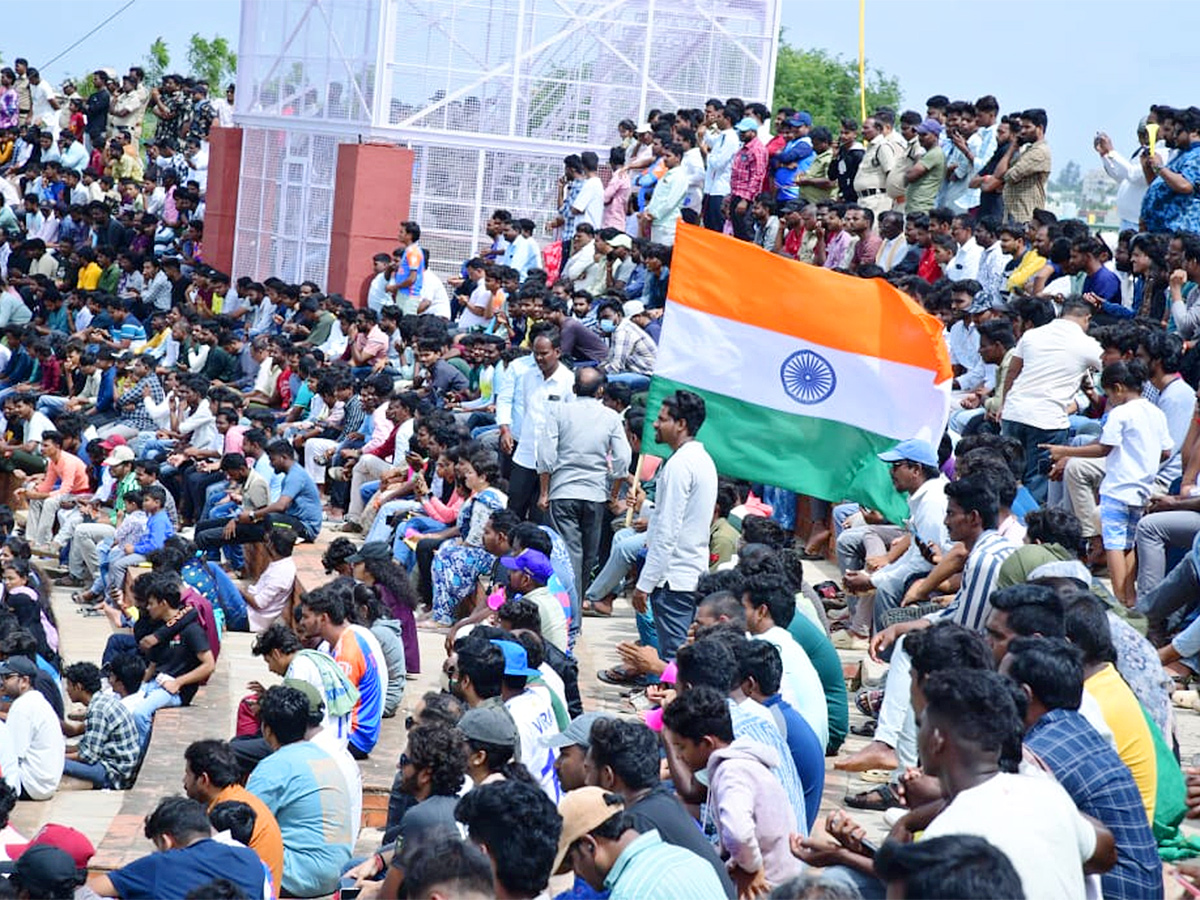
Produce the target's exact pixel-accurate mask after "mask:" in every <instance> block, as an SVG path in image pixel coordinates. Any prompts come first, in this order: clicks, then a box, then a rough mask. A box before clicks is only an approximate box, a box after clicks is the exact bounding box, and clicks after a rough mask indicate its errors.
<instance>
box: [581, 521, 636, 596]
mask: <svg viewBox="0 0 1200 900" xmlns="http://www.w3.org/2000/svg"><path fill="white" fill-rule="evenodd" d="M646 534H647V532H645V531H634V530H633V529H632V528H622V529H621V530H620V531H618V532H617V533H616V534H614V535H613V541H612V549H610V550H609V551H608V559H607V560H606V561H605V563H604V565H603V566H601V567H600V571H599V572H598V573H597V574H596V578H595V580H594V581H593V582H592V583H591V585H590V586H589V587H588V589H587V599H588V600H592V601H595V600H603V599H604V598H605V597H607V596H608V595H609V594H615V593H616V592H617V591H618V590H619V589H620V587H621V584H622V582H624V581H625V576H626V575H628V574H629V570H630V568H632V567H633V564H634V563H635V562H637V559H638V557H639V556H641V554H642V553H644V552H645V550H646Z"/></svg>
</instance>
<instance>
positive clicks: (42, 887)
mask: <svg viewBox="0 0 1200 900" xmlns="http://www.w3.org/2000/svg"><path fill="white" fill-rule="evenodd" d="M8 866H11V867H12V868H11V870H10V871H11V872H12V880H13V881H15V882H16V883H17V884H18V885H19V886H20V887H22V888H24V889H25V891H26V892H27V893H28V894H29V896H31V897H53V896H57V895H59V894H60V889H61V888H62V887H64V886H66V885H74V886H76V887H78V886H79V885H81V884H83V874H82V872H81V871H80V869H79V868H78V867H77V866H76V865H75V860H73V859H72V858H71V855H70V854H69V853H67V852H66V851H65V850H60V849H59V848H58V847H53V846H51V845H50V844H34V845H33V846H31V847H30V848H29V849H28V850H26V851H25V852H24V853H22V854H21V855H20V856H19V857H18V858H17V861H16V862H14V863H7V864H6V865H5V866H4V868H5V869H7V868H8Z"/></svg>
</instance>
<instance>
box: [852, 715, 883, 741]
mask: <svg viewBox="0 0 1200 900" xmlns="http://www.w3.org/2000/svg"><path fill="white" fill-rule="evenodd" d="M878 727H879V723H878V722H876V721H875V720H874V719H867V721H865V722H863V723H862V724H861V725H851V726H850V733H851V734H857V735H858V736H859V737H867V738H873V737H875V729H876V728H878Z"/></svg>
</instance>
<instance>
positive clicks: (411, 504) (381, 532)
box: [363, 497, 421, 544]
mask: <svg viewBox="0 0 1200 900" xmlns="http://www.w3.org/2000/svg"><path fill="white" fill-rule="evenodd" d="M420 508H421V504H420V503H418V502H417V501H416V500H409V499H407V498H404V497H401V498H399V499H397V500H389V501H387V503H385V504H383V506H381V507H379V512H377V513H376V514H375V520H374V521H373V522H372V523H371V528H370V530H369V531H367V536H366V538H365V540H364V541H363V543H367V544H369V543H371V542H372V541H386V540H388V539H389V538H390V537H391V536H392V531H393V529H394V528H395V526H393V525H389V524H388V519H390V518H391V517H392V516H393V515H394V514H395V513H398V512H409V511H412V510H417V509H420Z"/></svg>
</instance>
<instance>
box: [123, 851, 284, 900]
mask: <svg viewBox="0 0 1200 900" xmlns="http://www.w3.org/2000/svg"><path fill="white" fill-rule="evenodd" d="M108 878H109V880H110V881H111V882H112V885H113V887H114V888H116V890H117V894H118V895H119V896H121V897H123V898H125V900H140V898H143V897H145V898H146V900H183V898H184V897H186V896H187V895H188V893H189V892H190V891H192V890H194V889H195V888H198V887H201V886H202V885H205V884H208V883H209V882H210V881H214V880H215V879H217V878H224V879H226V880H228V881H232V882H233V883H234V884H236V885H237V886H238V887H239V888H241V890H242V893H244V894H245V895H246V896H247V897H261V896H263V886H264V874H263V867H262V861H261V860H260V859H259V858H258V854H257V853H255V852H254V851H253V850H249V849H247V848H246V847H231V846H230V845H228V844H222V843H219V842H217V841H214V840H212V839H211V838H205V839H204V840H200V841H197V842H196V843H194V844H192V845H191V846H189V847H182V848H180V849H177V850H167V851H166V852H164V853H151V854H150V855H149V856H143V857H142V858H141V859H139V860H135V861H134V862H131V863H130V864H129V865H127V866H125V867H124V868H120V869H117V870H116V871H114V872H109V873H108Z"/></svg>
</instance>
